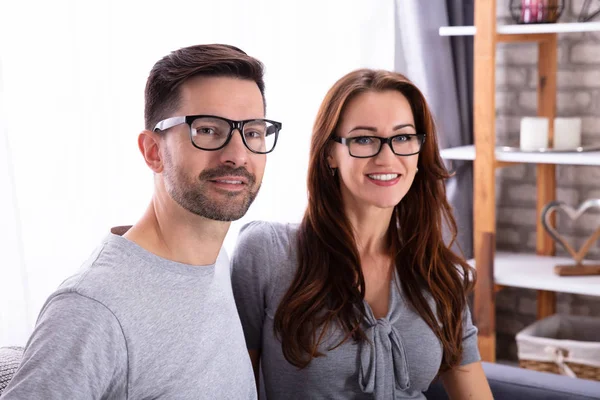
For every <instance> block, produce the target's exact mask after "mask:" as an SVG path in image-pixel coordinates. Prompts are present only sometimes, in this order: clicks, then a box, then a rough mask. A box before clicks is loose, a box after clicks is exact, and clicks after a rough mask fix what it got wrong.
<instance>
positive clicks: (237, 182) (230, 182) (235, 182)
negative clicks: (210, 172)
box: [217, 180, 242, 185]
mask: <svg viewBox="0 0 600 400" xmlns="http://www.w3.org/2000/svg"><path fill="white" fill-rule="evenodd" d="M217 182H219V183H229V184H231V185H241V184H242V181H223V180H217Z"/></svg>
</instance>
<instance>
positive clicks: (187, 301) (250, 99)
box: [2, 45, 281, 400]
mask: <svg viewBox="0 0 600 400" xmlns="http://www.w3.org/2000/svg"><path fill="white" fill-rule="evenodd" d="M145 102H146V104H145V124H146V130H144V131H143V132H142V133H141V134H140V135H139V138H138V146H139V149H140V151H141V153H142V156H143V157H144V160H145V162H146V164H147V165H148V167H149V168H150V169H151V170H152V171H153V173H154V186H155V190H154V195H153V197H152V200H151V202H150V205H149V207H148V209H147V210H146V212H145V214H144V215H143V217H142V218H141V220H139V221H138V222H137V223H136V224H135V225H134V226H133V227H131V228H130V229H128V228H129V227H121V228H113V229H112V232H111V234H109V235H108V237H107V238H106V239H105V241H104V242H103V243H102V245H101V246H99V247H98V249H97V250H96V251H95V252H94V253H93V255H92V256H91V257H90V258H89V260H88V261H87V262H86V263H85V265H84V267H83V269H82V271H81V272H80V273H78V274H77V275H75V276H73V277H71V278H69V279H68V280H66V281H65V282H64V283H63V284H62V285H61V287H60V288H59V289H58V290H57V291H56V292H55V293H54V294H52V296H50V298H49V299H48V300H47V302H46V304H45V305H44V307H43V309H42V311H41V313H40V316H39V318H38V321H37V324H36V328H35V331H34V332H33V334H32V336H31V338H30V340H29V342H28V344H27V347H26V350H25V354H24V358H23V362H22V364H21V366H20V368H19V370H18V371H17V373H16V374H15V376H14V378H13V380H12V381H11V382H10V384H9V386H8V387H7V388H6V391H5V393H4V395H3V397H2V400H12V399H61V400H63V399H157V398H161V399H198V398H206V399H255V398H256V387H255V383H254V374H253V371H252V366H251V364H250V360H249V358H248V353H247V351H246V345H245V342H244V335H243V332H242V329H241V325H240V321H239V317H238V314H237V311H236V306H235V303H234V299H233V295H232V292H231V283H230V269H229V261H228V259H227V256H226V255H225V254H224V251H223V250H222V249H221V246H222V243H223V240H224V238H225V235H226V233H227V230H228V228H229V225H230V221H232V220H236V219H239V218H240V217H242V216H243V215H244V214H245V213H246V211H247V209H248V207H249V206H250V204H251V203H252V201H253V200H254V198H255V196H256V194H257V192H258V190H259V187H260V184H261V181H262V177H263V172H264V167H265V162H266V155H265V154H266V153H268V152H270V151H272V150H273V148H274V146H275V143H276V141H277V136H278V134H279V130H280V128H281V124H280V123H278V122H275V121H269V120H265V119H264V116H265V103H264V82H263V68H262V64H261V63H260V62H259V61H258V60H256V59H254V58H252V57H250V56H248V55H246V53H244V52H243V51H241V50H239V49H237V48H235V47H232V46H226V45H200V46H192V47H188V48H183V49H180V50H177V51H175V52H173V53H171V54H170V55H168V56H166V57H164V58H163V59H162V60H160V61H158V62H157V63H156V64H155V65H154V67H153V69H152V71H151V73H150V76H149V78H148V81H147V84H146V91H145Z"/></svg>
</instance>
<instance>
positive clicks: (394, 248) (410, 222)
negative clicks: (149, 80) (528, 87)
mask: <svg viewBox="0 0 600 400" xmlns="http://www.w3.org/2000/svg"><path fill="white" fill-rule="evenodd" d="M387 90H396V91H398V92H400V93H402V94H403V95H404V96H405V97H406V98H407V99H408V101H409V103H410V105H411V108H412V112H413V116H414V120H415V127H416V129H417V132H418V133H425V134H426V135H427V136H426V140H425V143H424V144H423V148H422V149H421V153H420V155H419V161H418V167H419V172H418V174H417V175H416V176H415V179H414V182H413V184H412V186H411V188H410V190H409V191H408V193H407V194H406V196H405V197H404V198H403V199H402V201H401V202H400V203H399V204H398V205H396V207H395V210H394V213H393V218H392V220H391V221H390V226H389V232H388V234H389V238H390V242H391V246H390V255H391V256H392V257H393V258H394V260H395V265H396V268H397V271H398V275H399V277H400V285H401V287H402V290H403V292H404V295H405V297H406V298H407V300H408V301H409V303H410V304H411V305H412V307H413V308H414V310H415V311H416V312H417V313H418V314H419V315H420V316H421V318H423V320H424V321H426V323H427V324H428V325H429V327H430V328H431V330H432V331H433V332H434V333H435V335H436V336H437V337H438V338H439V340H440V342H441V344H442V347H443V356H442V365H441V368H440V372H443V371H445V370H448V369H450V368H452V367H454V366H456V365H458V364H459V363H460V360H461V355H462V337H463V327H462V317H463V312H464V309H465V307H466V306H467V294H468V293H469V292H470V291H471V290H472V287H473V279H474V271H473V269H472V268H471V267H470V266H469V265H468V264H467V263H466V261H465V260H464V258H462V257H460V256H458V255H457V254H455V253H454V252H453V251H452V250H451V249H450V247H451V246H452V244H453V243H454V240H455V238H456V222H455V220H454V218H453V216H452V210H451V207H450V205H449V204H448V201H447V200H446V190H445V185H444V180H446V179H447V178H449V176H450V175H449V173H448V171H447V170H446V167H445V166H444V164H443V162H442V159H441V157H440V155H439V150H438V144H437V137H436V130H435V125H434V121H433V118H432V115H431V113H430V111H429V108H428V106H427V103H426V101H425V98H424V97H423V95H422V93H421V92H420V91H419V89H418V88H417V87H416V86H415V85H414V84H413V83H411V82H410V81H409V80H408V79H407V78H406V77H404V76H403V75H401V74H398V73H394V72H388V71H379V70H369V69H361V70H356V71H354V72H351V73H349V74H347V75H346V76H344V77H343V78H341V79H340V80H339V81H337V82H336V83H335V85H334V86H333V87H332V88H331V89H330V90H329V92H328V93H327V95H326V96H325V99H324V100H323V103H322V104H321V107H320V109H319V112H318V114H317V118H316V121H315V124H314V128H313V134H312V139H311V147H310V159H309V166H308V207H307V209H306V212H305V214H304V217H303V219H302V222H301V224H300V227H299V232H298V269H297V271H296V275H295V277H294V280H293V281H292V284H291V285H290V287H289V289H288V291H287V293H286V294H285V295H284V297H283V299H282V300H281V303H280V304H279V307H278V309H277V312H276V313H275V323H274V329H275V334H276V335H277V337H279V338H280V340H281V343H282V350H283V355H284V356H285V358H286V360H287V361H288V362H289V363H291V364H292V365H295V366H297V367H299V368H304V367H306V366H307V365H308V364H309V363H310V362H311V360H312V359H313V358H315V357H319V356H322V355H323V354H322V353H321V352H320V351H319V347H320V345H321V344H322V342H323V340H324V338H325V335H326V333H327V331H328V329H330V328H332V327H334V326H335V327H337V328H338V329H341V330H342V331H343V332H344V333H345V335H344V337H345V339H343V340H342V341H341V342H340V343H338V344H337V345H340V344H342V343H343V342H344V341H346V340H349V339H350V338H353V339H354V340H356V341H361V340H366V336H365V333H364V331H363V328H362V327H361V322H362V321H363V320H364V316H365V312H366V310H365V306H364V301H363V300H364V298H365V280H364V275H363V273H362V269H361V265H360V257H359V253H358V249H357V246H356V241H355V237H354V234H353V229H352V226H351V224H350V221H349V220H348V218H347V217H346V215H345V213H344V208H343V206H342V204H343V201H342V195H341V191H340V185H339V181H338V176H339V174H336V176H332V174H331V172H330V170H329V166H328V163H327V156H328V155H329V154H330V153H329V152H330V146H331V143H332V141H331V140H330V139H331V137H332V135H334V134H335V132H336V130H337V127H338V123H339V121H340V118H341V116H342V114H343V112H344V107H345V105H346V104H347V103H348V102H349V101H350V100H351V99H352V98H354V97H355V96H356V95H358V94H360V93H363V92H366V91H375V92H381V91H387ZM444 223H446V228H447V231H448V232H449V233H450V235H451V236H450V240H449V241H448V243H445V241H444V238H443V236H444V233H443V226H444ZM426 292H428V293H429V294H430V295H431V296H432V297H433V299H434V300H435V304H436V311H437V316H436V315H435V313H434V311H433V310H432V308H431V307H430V306H429V304H428V302H427V297H426V295H425V293H426ZM438 321H440V322H441V324H440V323H438ZM319 332H320V333H319ZM334 347H337V346H334ZM328 350H331V349H328Z"/></svg>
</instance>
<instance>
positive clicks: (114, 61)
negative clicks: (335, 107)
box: [0, 0, 394, 345]
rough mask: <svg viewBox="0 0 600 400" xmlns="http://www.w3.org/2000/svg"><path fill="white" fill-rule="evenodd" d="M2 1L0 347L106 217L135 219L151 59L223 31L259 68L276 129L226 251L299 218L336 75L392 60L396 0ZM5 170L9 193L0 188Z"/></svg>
mask: <svg viewBox="0 0 600 400" xmlns="http://www.w3.org/2000/svg"><path fill="white" fill-rule="evenodd" d="M7 3H9V2H8V1H7V2H3V3H2V5H0V40H1V41H2V42H0V58H1V59H2V60H3V76H2V78H3V88H4V91H3V96H4V102H3V103H4V121H3V125H4V126H5V132H6V134H7V138H8V141H7V143H8V145H5V144H4V142H2V141H0V157H1V158H0V185H1V186H0V206H1V207H2V208H3V210H2V211H3V212H2V213H0V217H1V218H2V220H0V239H5V240H2V242H0V257H1V258H0V282H7V281H8V280H9V279H10V282H13V284H11V285H10V286H13V285H14V286H13V290H12V292H10V288H8V290H9V292H8V293H7V292H4V293H0V300H1V301H2V303H0V316H2V315H4V314H3V313H2V310H3V309H7V307H11V305H10V304H7V303H5V302H6V301H7V299H9V298H12V297H13V295H14V297H15V298H16V299H17V302H18V303H19V304H20V306H21V309H22V310H23V311H22V313H20V315H21V317H20V319H19V318H17V320H15V319H14V318H13V319H12V320H10V319H8V320H0V324H2V325H0V333H1V332H5V333H6V332H12V334H11V335H12V336H10V335H8V334H5V335H4V336H3V335H2V334H0V340H4V341H5V343H2V342H0V345H4V344H18V343H7V342H8V341H13V342H14V341H15V335H16V337H21V338H22V340H23V341H24V340H26V335H25V334H23V329H21V328H18V326H19V325H23V324H26V327H27V329H25V330H26V331H28V330H30V329H31V328H32V326H33V323H34V322H35V318H36V317H37V313H38V312H39V309H40V307H41V306H42V304H43V302H44V300H45V299H46V297H47V296H48V295H49V294H50V293H51V292H52V291H53V290H54V289H55V288H56V287H57V285H59V284H60V283H61V282H62V281H63V280H64V279H65V278H66V277H67V276H69V275H70V274H72V273H74V272H75V271H76V270H77V269H78V267H79V265H80V264H81V263H82V261H83V260H85V258H86V257H87V255H88V254H89V253H90V252H91V251H92V250H93V248H94V247H95V246H96V245H97V244H98V243H99V241H100V240H101V239H102V237H103V236H104V235H106V234H107V232H108V229H109V228H110V226H113V225H123V224H132V223H134V222H135V221H136V220H137V219H138V218H139V216H140V215H141V213H142V212H143V210H144V209H145V207H146V205H147V203H148V201H149V199H150V196H151V193H152V177H151V173H150V171H149V170H148V169H147V168H146V166H145V164H144V163H143V161H142V158H141V156H140V155H139V153H138V150H137V146H136V137H137V134H138V133H139V132H140V130H141V129H143V89H144V84H145V80H146V77H147V74H148V72H149V71H150V68H151V67H152V65H153V64H154V62H155V61H157V60H158V59H159V58H160V57H162V56H163V55H165V54H167V53H168V52H169V51H171V50H174V49H176V48H179V47H183V46H187V45H192V44H198V43H215V42H221V43H229V44H233V45H236V46H239V47H240V48H242V49H243V50H245V51H246V52H248V53H249V54H251V55H253V56H255V57H257V58H259V59H260V60H262V61H263V62H264V63H265V65H266V85H267V92H266V96H267V102H268V111H267V115H268V117H270V118H272V119H276V120H279V121H282V122H283V124H284V129H283V131H282V132H281V136H280V141H279V143H278V145H277V149H276V151H275V152H274V153H272V154H271V155H269V157H268V164H267V170H266V174H265V180H264V184H263V187H262V190H261V193H260V194H259V196H258V198H257V200H256V202H255V203H254V205H253V206H252V207H251V209H250V211H249V213H248V215H247V216H246V217H245V218H244V219H243V220H241V221H238V222H236V223H234V224H233V226H232V229H231V232H230V234H229V235H228V237H227V239H226V244H225V245H226V248H227V249H228V250H229V251H231V249H232V247H233V245H234V243H235V238H236V236H237V231H238V230H239V227H240V226H241V225H242V224H243V223H245V222H247V221H249V220H253V219H268V220H276V221H297V220H299V219H300V217H301V215H302V213H303V210H304V207H305V204H306V189H305V185H306V183H305V177H306V164H307V151H308V145H309V136H310V132H311V128H312V123H313V120H314V117H315V115H316V111H317V108H318V106H319V104H320V102H321V99H322V98H323V96H324V94H325V92H326V91H327V89H328V88H329V87H330V86H331V85H332V84H333V82H334V81H335V80H337V79H338V78H340V77H341V76H342V75H343V74H345V73H347V72H349V71H351V70H352V69H355V68H359V67H375V68H386V69H393V67H394V9H393V7H394V5H393V1H392V0H385V1H383V0H381V1H373V0H355V1H348V0H320V1H315V0H306V1H281V0H254V1H243V0H239V1H233V0H219V1H181V0H171V1H169V2H164V1H160V2H159V1H144V2H142V1H123V0H119V1H117V0H106V1H102V2H99V1H98V2H91V1H79V0H78V1H70V0H55V1H52V2H47V1H44V0H35V1H29V2H16V1H14V2H10V3H11V4H7ZM32 10H35V12H32ZM0 124H2V121H0ZM0 138H1V137H0ZM3 147H4V149H2V148H3ZM7 149H10V150H11V152H12V157H11V158H12V163H10V164H9V163H7V162H5V160H6V156H5V154H8V153H7V151H6V150H7ZM3 151H4V152H3ZM2 168H4V171H5V173H4V175H2V171H3V170H2ZM9 173H10V174H9ZM12 181H14V189H15V190H14V193H13V191H12V190H5V188H7V187H8V186H10V182H12ZM9 189H10V188H9ZM13 199H14V201H13ZM11 202H12V203H11ZM10 207H13V209H14V210H16V213H15V212H12V211H10V210H11V208H10ZM7 210H8V211H7ZM11 221H12V222H11ZM6 238H8V240H6ZM20 246H22V252H20V251H19V249H20V248H21V247H20ZM7 254H8V256H7ZM22 265H24V267H22ZM26 278H27V279H28V281H27V282H28V284H27V285H26V287H25V288H24V287H23V285H22V284H20V282H23V281H24V279H26ZM0 290H3V291H4V290H7V288H6V287H4V286H2V284H1V283H0ZM27 293H28V294H27ZM23 321H25V322H23ZM15 332H16V333H15ZM27 333H28V332H27Z"/></svg>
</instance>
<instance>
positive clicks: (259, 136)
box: [154, 115, 282, 154]
mask: <svg viewBox="0 0 600 400" xmlns="http://www.w3.org/2000/svg"><path fill="white" fill-rule="evenodd" d="M180 124H187V125H188V126H189V127H190V139H191V141H192V144H193V145H194V147H196V148H197V149H200V150H206V151H215V150H220V149H222V148H224V147H225V146H227V144H228V143H229V141H231V138H232V137H233V131H234V130H235V129H237V130H238V131H239V132H240V134H241V135H242V141H243V142H244V145H245V146H246V147H247V148H248V150H250V151H251V152H253V153H256V154H267V153H270V152H272V151H273V149H275V145H276V144H277V138H278V137H279V131H280V130H281V126H282V124H281V122H276V121H271V120H268V119H247V120H244V121H234V120H231V119H227V118H223V117H217V116H214V115H187V116H182V117H172V118H167V119H165V120H162V121H160V122H159V123H157V124H156V126H155V127H154V132H161V131H165V130H167V129H169V128H172V127H174V126H176V125H180Z"/></svg>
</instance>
